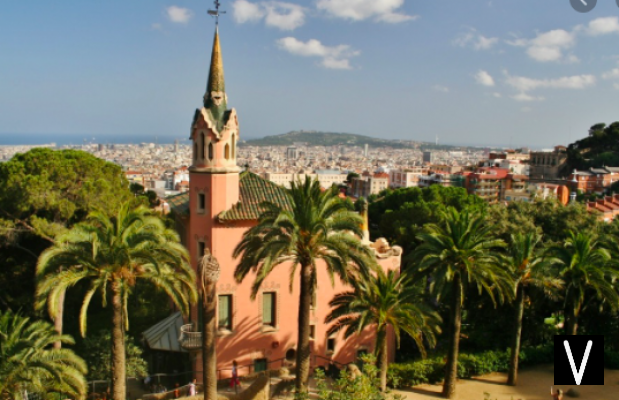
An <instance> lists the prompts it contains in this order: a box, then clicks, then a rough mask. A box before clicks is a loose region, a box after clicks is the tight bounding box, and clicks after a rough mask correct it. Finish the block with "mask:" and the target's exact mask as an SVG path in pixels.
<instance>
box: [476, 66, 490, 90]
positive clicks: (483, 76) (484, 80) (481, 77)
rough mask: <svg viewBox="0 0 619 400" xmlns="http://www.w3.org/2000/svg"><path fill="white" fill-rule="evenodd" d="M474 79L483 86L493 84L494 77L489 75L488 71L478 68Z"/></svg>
mask: <svg viewBox="0 0 619 400" xmlns="http://www.w3.org/2000/svg"><path fill="white" fill-rule="evenodd" d="M475 81H476V82H477V83H479V84H480V85H483V86H494V78H492V76H490V74H489V73H487V72H486V71H484V70H482V69H480V70H479V72H477V74H475Z"/></svg>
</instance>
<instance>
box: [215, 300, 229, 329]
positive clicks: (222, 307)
mask: <svg viewBox="0 0 619 400" xmlns="http://www.w3.org/2000/svg"><path fill="white" fill-rule="evenodd" d="M218 302H219V319H218V323H217V326H218V327H219V329H227V330H230V331H231V330H232V295H231V294H223V295H220V296H219V298H218Z"/></svg>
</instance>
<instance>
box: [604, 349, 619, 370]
mask: <svg viewBox="0 0 619 400" xmlns="http://www.w3.org/2000/svg"><path fill="white" fill-rule="evenodd" d="M604 368H608V369H619V353H617V352H615V351H610V350H604Z"/></svg>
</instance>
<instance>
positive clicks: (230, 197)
mask: <svg viewBox="0 0 619 400" xmlns="http://www.w3.org/2000/svg"><path fill="white" fill-rule="evenodd" d="M203 102H204V106H203V107H202V108H200V109H197V110H196V112H195V114H194V117H193V122H192V123H191V136H190V139H191V141H192V146H193V155H192V165H191V167H190V168H189V191H190V199H189V206H190V214H191V218H190V229H189V231H190V232H189V237H188V238H187V239H188V242H189V243H188V245H189V246H188V247H189V251H190V255H191V257H192V260H193V261H194V266H195V262H196V261H197V260H198V259H199V257H201V256H202V253H203V250H204V247H205V246H206V247H208V248H209V249H211V252H212V253H213V255H214V256H215V257H218V254H217V252H218V250H217V249H218V246H217V243H216V240H214V238H213V228H214V227H215V225H216V224H217V221H216V220H215V219H216V217H217V215H218V214H219V213H221V212H222V211H225V210H227V209H229V208H230V207H232V206H233V205H234V204H236V203H237V202H238V201H239V171H240V168H239V167H238V166H237V165H236V151H237V150H236V146H237V141H238V138H239V125H238V120H237V116H236V110H235V109H230V110H229V109H227V103H228V99H227V96H226V88H225V81H224V68H223V60H222V56H221V46H220V44H219V29H218V28H217V29H216V30H215V38H214V40H213V49H212V52H211V65H210V71H209V75H208V83H207V85H206V93H204V98H203Z"/></svg>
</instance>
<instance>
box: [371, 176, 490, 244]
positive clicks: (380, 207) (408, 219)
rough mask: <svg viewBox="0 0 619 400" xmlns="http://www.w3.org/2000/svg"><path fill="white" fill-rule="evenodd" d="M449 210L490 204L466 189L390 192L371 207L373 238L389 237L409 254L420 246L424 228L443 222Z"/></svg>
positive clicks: (482, 208) (386, 192) (484, 206)
mask: <svg viewBox="0 0 619 400" xmlns="http://www.w3.org/2000/svg"><path fill="white" fill-rule="evenodd" d="M448 207H453V208H455V209H456V210H458V211H462V210H463V209H465V208H467V209H470V210H480V211H481V210H484V209H485V208H486V207H487V205H486V202H485V201H483V200H482V199H480V198H479V197H478V196H475V195H469V194H468V193H467V191H466V189H464V188H457V187H443V186H440V185H432V186H430V187H427V188H418V187H411V188H400V189H395V190H391V189H388V190H386V191H385V192H384V195H383V197H382V198H381V199H380V200H378V201H374V202H371V204H370V207H369V215H370V221H372V223H371V226H370V227H371V233H372V237H385V238H387V240H389V242H390V243H394V244H398V245H399V246H402V247H403V248H404V249H405V253H406V252H409V251H410V250H412V249H414V247H416V245H417V244H418V243H419V242H418V240H417V235H418V234H419V233H421V231H422V229H423V227H424V225H426V224H430V223H437V222H439V221H440V219H441V215H442V214H443V213H444V212H445V211H446V210H447V208H448Z"/></svg>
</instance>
